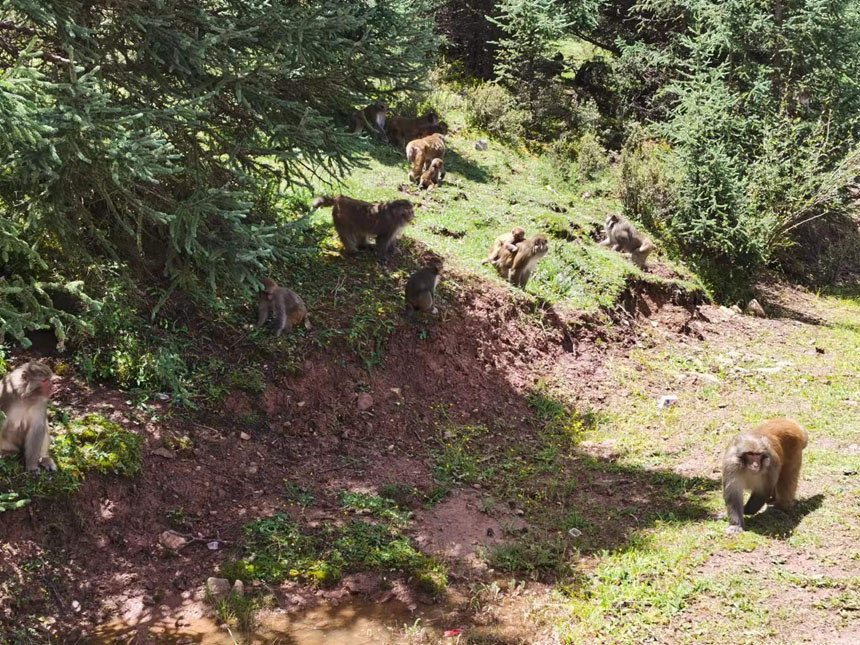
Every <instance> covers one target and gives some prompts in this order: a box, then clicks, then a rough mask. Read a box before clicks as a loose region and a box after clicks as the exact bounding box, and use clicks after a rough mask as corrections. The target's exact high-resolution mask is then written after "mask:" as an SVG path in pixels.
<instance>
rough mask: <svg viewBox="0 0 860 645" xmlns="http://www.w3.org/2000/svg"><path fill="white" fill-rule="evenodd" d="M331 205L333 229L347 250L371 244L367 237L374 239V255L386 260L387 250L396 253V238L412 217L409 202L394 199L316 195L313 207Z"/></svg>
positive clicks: (351, 250) (349, 251)
mask: <svg viewBox="0 0 860 645" xmlns="http://www.w3.org/2000/svg"><path fill="white" fill-rule="evenodd" d="M320 206H326V207H327V206H331V207H332V211H331V216H332V220H333V221H334V228H335V230H336V231H337V235H338V237H340V241H341V242H342V243H343V246H344V249H345V250H346V252H347V253H349V254H352V253H355V252H357V251H358V249H360V248H367V247H369V246H370V242H369V241H368V239H369V238H370V237H375V238H376V257H377V259H378V260H379V262H386V261H387V259H388V256H389V253H391V254H395V253H397V252H398V250H397V248H396V245H395V244H394V242H395V240H396V239H397V238H398V237H399V236H400V233H401V232H402V231H403V228H404V227H405V226H406V225H407V224H408V223H409V222H411V221H412V218H413V217H415V211H414V209H413V207H412V202H410V201H409V200H408V199H395V200H394V201H390V202H374V203H370V202H363V201H361V200H358V199H353V198H352V197H346V196H345V195H338V196H337V197H318V198H317V199H315V200H314V202H313V207H314V208H319V207H320Z"/></svg>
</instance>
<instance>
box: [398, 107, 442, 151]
mask: <svg viewBox="0 0 860 645" xmlns="http://www.w3.org/2000/svg"><path fill="white" fill-rule="evenodd" d="M438 123H439V117H438V116H437V115H436V113H435V112H433V111H432V110H431V111H430V112H427V114H425V115H424V116H419V117H408V116H393V117H391V118H389V119H388V136H389V138H390V139H391V141H392V143H394V145H395V146H397V147H398V148H402V147H403V146H405V145H406V142H407V141H412V140H413V139H418V138H420V137H421V136H425V135H422V134H421V132H422V129H423V128H427V127H430V126H434V125H436V124H438Z"/></svg>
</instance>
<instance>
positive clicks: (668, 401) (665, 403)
mask: <svg viewBox="0 0 860 645" xmlns="http://www.w3.org/2000/svg"><path fill="white" fill-rule="evenodd" d="M676 403H678V397H677V396H675V395H673V394H665V395H663V396H661V397H660V400H659V401H657V409H658V410H662V409H663V408H668V407H669V406H670V405H675V404H676Z"/></svg>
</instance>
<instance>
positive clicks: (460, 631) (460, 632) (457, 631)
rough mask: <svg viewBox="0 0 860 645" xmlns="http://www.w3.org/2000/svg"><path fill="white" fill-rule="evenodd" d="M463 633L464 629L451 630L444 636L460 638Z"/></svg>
mask: <svg viewBox="0 0 860 645" xmlns="http://www.w3.org/2000/svg"><path fill="white" fill-rule="evenodd" d="M462 633H463V630H462V629H449V630H448V631H446V632H445V633H444V634H443V635H444V636H459V635H460V634H462Z"/></svg>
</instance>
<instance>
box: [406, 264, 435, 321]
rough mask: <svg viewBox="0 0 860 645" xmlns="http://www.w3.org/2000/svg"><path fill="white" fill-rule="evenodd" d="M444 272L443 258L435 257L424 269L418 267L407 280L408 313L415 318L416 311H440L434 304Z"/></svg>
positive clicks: (433, 312) (410, 317) (412, 318)
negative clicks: (437, 288)
mask: <svg viewBox="0 0 860 645" xmlns="http://www.w3.org/2000/svg"><path fill="white" fill-rule="evenodd" d="M441 273H442V260H440V259H439V258H434V259H432V260H430V261H429V262H428V263H427V266H425V267H424V268H423V269H418V270H417V271H416V272H415V273H413V274H412V276H411V277H410V278H409V280H408V281H407V282H406V315H407V316H409V320H414V319H415V312H416V311H429V312H430V313H431V314H434V315H435V314H436V313H438V311H439V310H438V309H437V308H436V305H435V304H434V301H435V296H436V287H437V286H439V280H440V279H441Z"/></svg>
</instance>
